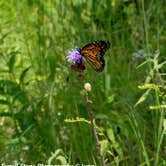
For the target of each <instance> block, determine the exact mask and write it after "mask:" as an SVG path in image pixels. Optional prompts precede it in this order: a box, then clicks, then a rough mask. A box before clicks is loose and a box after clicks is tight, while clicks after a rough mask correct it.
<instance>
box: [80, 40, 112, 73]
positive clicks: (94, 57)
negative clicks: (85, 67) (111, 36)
mask: <svg viewBox="0 0 166 166" xmlns="http://www.w3.org/2000/svg"><path fill="white" fill-rule="evenodd" d="M109 48H110V43H109V42H108V41H98V42H93V43H89V44H87V45H85V46H84V47H82V48H81V49H80V50H79V51H80V54H81V55H82V56H83V57H85V59H86V61H87V62H88V63H89V64H90V65H91V66H92V68H93V69H94V70H95V71H97V72H101V71H103V69H104V66H105V61H104V54H105V52H106V51H107V50H108V49H109Z"/></svg>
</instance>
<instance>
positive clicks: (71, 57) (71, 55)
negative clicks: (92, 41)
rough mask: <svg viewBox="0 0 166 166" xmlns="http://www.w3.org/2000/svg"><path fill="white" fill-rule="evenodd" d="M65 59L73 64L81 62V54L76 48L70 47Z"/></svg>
mask: <svg viewBox="0 0 166 166" xmlns="http://www.w3.org/2000/svg"><path fill="white" fill-rule="evenodd" d="M66 60H67V61H68V62H73V63H74V64H76V63H81V60H82V55H81V54H80V52H79V50H78V49H77V48H76V49H71V50H70V51H69V52H68V53H67V56H66Z"/></svg>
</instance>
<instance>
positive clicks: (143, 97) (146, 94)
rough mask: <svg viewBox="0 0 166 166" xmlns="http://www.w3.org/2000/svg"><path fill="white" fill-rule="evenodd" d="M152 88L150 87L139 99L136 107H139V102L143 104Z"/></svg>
mask: <svg viewBox="0 0 166 166" xmlns="http://www.w3.org/2000/svg"><path fill="white" fill-rule="evenodd" d="M150 90H151V89H148V90H147V91H146V92H145V93H144V94H143V95H142V96H141V97H140V98H139V100H138V101H137V102H136V104H135V105H134V107H137V105H138V104H141V103H142V102H144V101H145V100H146V98H147V97H148V95H149V92H150Z"/></svg>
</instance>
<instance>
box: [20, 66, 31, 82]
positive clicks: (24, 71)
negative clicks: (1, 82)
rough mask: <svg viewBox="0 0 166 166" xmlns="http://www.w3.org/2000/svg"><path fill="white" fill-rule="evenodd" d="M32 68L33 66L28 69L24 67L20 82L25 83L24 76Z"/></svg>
mask: <svg viewBox="0 0 166 166" xmlns="http://www.w3.org/2000/svg"><path fill="white" fill-rule="evenodd" d="M30 68H31V66H28V67H27V68H26V69H24V70H23V71H22V73H21V75H20V78H19V80H20V83H23V82H24V78H25V76H26V73H27V72H28V71H29V69H30Z"/></svg>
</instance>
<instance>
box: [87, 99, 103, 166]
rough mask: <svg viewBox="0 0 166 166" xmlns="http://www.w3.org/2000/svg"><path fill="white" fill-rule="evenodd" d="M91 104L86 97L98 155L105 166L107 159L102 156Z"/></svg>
mask: <svg viewBox="0 0 166 166" xmlns="http://www.w3.org/2000/svg"><path fill="white" fill-rule="evenodd" d="M91 103H92V102H91V101H90V100H89V99H88V96H86V107H87V111H88V116H89V119H90V122H91V127H92V130H93V134H94V136H95V139H96V143H97V148H98V153H99V156H100V158H101V163H102V166H105V161H104V160H105V159H104V157H103V156H102V154H101V152H102V149H101V145H100V140H99V137H98V133H97V130H96V127H95V119H94V118H93V112H92V109H91Z"/></svg>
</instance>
